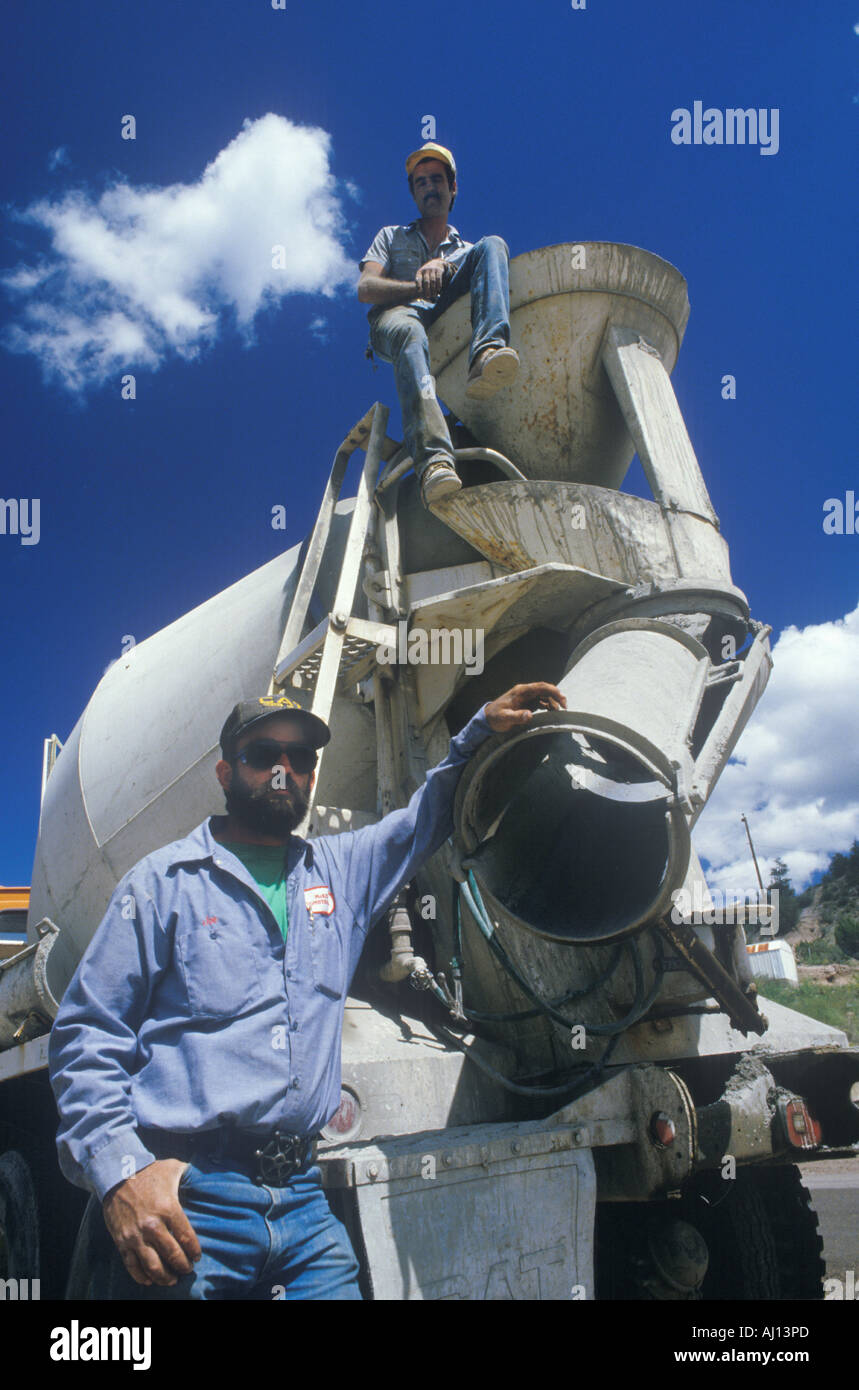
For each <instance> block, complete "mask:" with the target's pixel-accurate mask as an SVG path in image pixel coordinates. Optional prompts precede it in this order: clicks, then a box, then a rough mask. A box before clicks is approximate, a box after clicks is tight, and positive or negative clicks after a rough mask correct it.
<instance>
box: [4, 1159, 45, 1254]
mask: <svg viewBox="0 0 859 1390" xmlns="http://www.w3.org/2000/svg"><path fill="white" fill-rule="evenodd" d="M0 1278H2V1279H38V1278H39V1210H38V1206H37V1203H36V1189H35V1185H34V1183H33V1179H32V1175H31V1173H30V1166H29V1164H28V1163H27V1160H26V1159H25V1158H24V1157H22V1155H21V1154H19V1153H18V1152H17V1151H16V1150H15V1149H9V1150H7V1151H6V1153H4V1154H0Z"/></svg>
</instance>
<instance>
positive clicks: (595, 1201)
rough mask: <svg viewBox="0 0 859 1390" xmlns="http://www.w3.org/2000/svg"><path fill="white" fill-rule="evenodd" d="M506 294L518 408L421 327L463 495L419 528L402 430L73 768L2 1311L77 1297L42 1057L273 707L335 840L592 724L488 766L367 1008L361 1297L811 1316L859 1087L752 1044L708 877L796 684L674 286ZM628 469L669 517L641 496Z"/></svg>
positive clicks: (629, 266)
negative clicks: (706, 856)
mask: <svg viewBox="0 0 859 1390" xmlns="http://www.w3.org/2000/svg"><path fill="white" fill-rule="evenodd" d="M510 283H511V324H512V344H513V346H514V347H516V348H517V349H518V350H519V353H520V357H521V361H522V367H521V372H520V375H519V377H518V379H517V381H516V383H515V384H514V385H513V386H512V387H510V388H508V389H507V390H506V391H503V392H501V393H500V394H499V395H497V396H496V397H494V398H493V399H492V400H489V401H473V400H470V399H468V398H467V397H466V395H465V390H464V388H465V380H466V371H465V361H466V353H467V349H468V342H469V337H470V327H469V321H468V304H467V302H466V300H461V301H459V302H458V303H456V304H454V305H453V306H452V307H451V308H450V309H449V310H448V311H447V312H446V313H445V314H444V315H443V316H442V317H441V318H440V319H439V320H438V321H437V323H436V324H435V325H434V326H433V328H432V330H431V335H430V341H431V350H432V357H433V368H434V372H435V379H436V385H437V391H438V395H439V396H440V397H441V398H442V399H443V401H444V402H445V403H446V404H447V406H448V407H449V408H450V410H451V412H452V416H453V419H454V421H455V423H454V425H453V437H454V442H455V444H456V464H457V469H458V471H459V473H460V476H461V478H462V480H463V488H462V490H461V492H459V493H458V494H456V495H455V496H453V497H450V498H446V499H444V500H443V501H441V502H439V503H438V504H437V505H436V506H435V507H434V509H433V511H432V513H428V512H427V511H425V510H424V508H423V507H422V505H421V501H420V497H419V492H418V488H417V484H416V480H415V477H414V474H413V472H412V471H411V460H410V458H409V457H408V456H407V455H406V452H405V450H404V449H403V447H402V446H401V445H400V444H398V443H397V441H396V440H394V439H392V438H391V437H390V436H389V435H388V432H387V416H388V412H387V409H386V408H385V407H384V406H383V405H381V404H376V405H375V406H374V407H373V408H372V409H371V410H370V411H369V412H368V413H367V415H366V416H365V417H364V418H363V419H362V420H361V421H359V422H358V424H357V425H356V426H355V427H354V428H353V429H352V430H351V431H350V433H349V434H348V436H347V437H346V438H345V439H344V441H343V443H342V444H341V445H340V447H339V448H338V449H337V451H336V455H335V458H334V462H333V466H332V469H331V473H330V477H329V479H328V483H327V485H326V488H325V491H324V495H323V497H322V501H321V505H320V509H319V513H318V516H317V519H316V523H315V525H314V528H313V531H312V534H311V535H310V536H309V537H307V538H306V539H305V540H304V542H303V544H300V545H296V546H294V547H293V548H292V549H290V550H288V551H287V552H286V553H285V554H282V555H280V556H278V557H277V558H276V559H274V560H272V561H271V562H270V563H268V564H265V565H263V566H262V568H260V569H258V570H256V571H255V572H253V573H251V574H249V575H248V576H247V577H246V578H244V579H242V580H241V581H240V582H238V583H236V584H234V585H233V586H232V587H230V588H229V589H227V590H225V591H224V592H223V593H220V594H217V595H215V596H214V597H213V598H211V599H209V600H208V602H206V603H204V604H203V605H202V606H201V607H199V608H197V609H195V610H194V611H193V612H190V613H188V614H186V615H185V616H183V617H180V618H179V619H178V620H177V621H176V622H174V623H172V624H171V625H170V626H169V627H167V628H166V629H164V630H163V631H161V632H157V633H155V634H154V635H153V636H151V637H149V638H148V639H147V640H145V641H142V642H140V643H139V644H138V645H137V646H136V647H134V648H133V649H132V650H130V651H129V652H127V653H126V654H125V655H124V656H123V657H122V658H121V659H120V660H118V661H117V662H115V663H114V664H113V665H112V666H111V667H110V668H109V669H108V671H107V672H106V674H105V675H104V677H103V679H102V680H101V681H100V683H99V684H98V686H97V688H96V690H95V692H94V694H93V696H92V699H91V700H90V702H89V704H88V706H87V708H86V709H85V711H84V713H83V715H82V716H81V718H80V720H79V722H78V724H77V725H76V727H75V728H74V730H73V731H72V733H71V734H70V735H69V737H68V739H67V740H66V742H65V745H64V746H63V747H62V749H61V751H59V753H58V755H56V756H53V753H52V756H51V758H50V759H49V764H50V765H49V768H48V773H47V776H46V780H45V785H44V797H43V803H42V811H41V820H40V827H39V838H38V847H37V850H36V857H35V865H34V870H33V882H32V890H31V900H30V912H29V923H28V944H27V946H26V948H25V949H23V950H22V951H20V952H19V953H18V954H17V955H15V956H13V957H12V958H11V959H9V960H5V961H2V962H0V1082H2V1084H0V1150H2V1156H0V1276H2V1277H4V1278H5V1279H6V1280H7V1281H9V1280H13V1279H19V1280H23V1281H26V1280H27V1279H29V1280H31V1281H32V1280H37V1279H38V1280H40V1281H41V1285H40V1287H41V1292H42V1295H43V1296H49V1295H53V1296H55V1297H56V1296H61V1295H62V1292H63V1288H64V1287H65V1281H66V1277H67V1274H68V1269H69V1265H70V1261H71V1255H72V1250H73V1247H74V1243H75V1236H76V1231H77V1228H78V1223H79V1221H80V1215H81V1204H82V1194H79V1193H77V1192H76V1191H74V1190H73V1189H71V1188H69V1187H68V1186H67V1185H66V1184H65V1183H64V1182H63V1180H62V1179H61V1178H60V1176H59V1173H58V1171H57V1168H56V1161H55V1157H54V1150H53V1134H54V1129H55V1115H54V1111H53V1104H52V1100H51V1096H50V1091H49V1088H48V1085H47V1079H46V1074H45V1061H46V1048H47V1037H48V1033H49V1030H50V1025H51V1021H52V1018H53V1017H54V1015H55V1013H56V1008H57V1002H58V1001H59V999H60V998H61V996H62V993H63V990H64V988H65V986H66V984H67V982H68V980H69V978H70V977H71V974H72V972H73V971H74V969H75V965H76V963H77V961H78V960H79V959H80V956H81V954H82V952H83V951H84V950H85V948H86V946H87V943H88V941H89V940H90V938H91V936H92V934H93V932H94V930H95V928H96V927H97V925H98V924H99V922H100V920H101V918H102V916H103V913H104V909H105V906H106V904H107V901H108V898H109V896H110V894H111V892H112V890H113V888H114V887H115V885H116V883H117V882H118V880H119V879H120V877H121V876H122V875H123V874H124V873H125V872H126V871H127V870H128V869H129V868H130V867H131V866H132V865H133V864H134V863H135V862H136V861H137V860H138V859H139V858H141V857H142V856H143V855H144V854H147V853H149V852H150V851H152V850H154V849H156V848H157V847H159V846H161V845H163V844H165V843H167V842H169V841H170V840H172V839H175V838H177V837H178V836H180V835H184V834H186V833H187V832H188V831H189V830H190V829H191V828H192V827H193V826H194V825H195V824H197V823H198V822H199V821H200V820H202V819H203V818H204V817H205V816H206V815H208V814H213V813H218V812H220V811H221V809H222V806H221V801H220V797H219V795H218V787H217V783H216V780H215V777H214V772H213V766H214V763H215V761H216V759H217V757H218V750H217V746H216V737H217V733H216V731H217V730H218V729H219V728H220V725H221V723H222V721H223V717H224V712H225V711H226V710H228V709H229V708H230V707H231V706H232V705H233V704H235V703H236V701H238V700H240V699H246V698H249V697H251V696H255V695H258V694H259V693H260V691H264V690H269V691H270V692H271V693H272V694H273V693H275V692H278V693H288V694H289V695H290V697H291V698H294V699H297V700H299V701H300V702H301V703H303V704H304V705H305V707H306V708H309V709H312V710H314V711H315V712H316V713H318V714H320V715H322V716H323V717H324V718H326V719H328V720H330V722H331V726H332V730H333V739H332V743H331V745H330V747H329V748H328V749H326V750H324V754H323V757H322V760H321V763H320V766H319V771H318V778H317V783H316V793H315V799H314V801H313V803H312V805H311V809H310V812H309V821H308V823H307V833H309V834H310V835H316V836H321V835H327V834H336V833H340V832H342V831H344V830H349V829H352V828H357V827H360V826H362V825H365V824H368V823H370V822H371V821H373V820H375V819H377V818H378V817H379V816H380V815H383V814H385V813H386V812H387V811H388V810H390V809H392V808H394V807H396V806H400V805H403V804H405V802H406V801H407V799H408V798H409V796H410V794H411V793H412V791H413V790H414V788H415V787H416V786H418V785H420V783H421V781H422V779H423V777H424V775H425V772H426V769H427V768H428V767H430V766H432V765H433V764H434V763H435V762H436V761H438V760H439V759H440V758H441V757H442V756H443V754H444V752H445V751H446V748H447V744H448V740H449V738H450V736H451V734H452V733H453V732H455V731H456V730H458V729H460V728H461V727H462V726H463V725H464V724H465V723H466V721H467V720H468V719H469V717H470V716H471V715H472V714H473V713H474V712H475V711H476V710H477V709H478V708H479V707H480V706H481V705H482V704H483V703H484V702H485V701H486V700H487V699H489V698H492V697H494V696H495V695H496V694H497V693H498V692H500V691H502V690H505V689H508V688H509V687H510V686H511V685H513V684H515V683H517V682H521V681H531V680H549V681H552V682H555V683H557V684H558V685H559V686H560V688H561V690H562V691H563V693H564V695H565V697H566V709H564V710H559V711H551V712H543V713H540V714H538V715H536V716H535V718H534V719H533V721H532V723H531V724H529V725H528V726H527V727H526V728H524V729H520V730H517V731H514V732H513V733H510V734H506V735H496V736H493V737H492V738H491V739H489V741H488V742H486V743H485V744H484V745H483V746H482V747H481V748H480V749H479V750H478V751H477V753H476V754H475V755H474V756H473V757H472V759H471V760H470V762H469V763H468V764H467V766H466V768H465V770H464V772H463V775H462V778H461V781H460V783H459V787H458V792H457V800H456V808H455V832H454V835H453V836H452V838H451V839H450V840H449V841H448V842H447V843H446V844H445V845H444V847H443V848H442V849H441V850H440V851H439V852H438V853H437V854H436V855H435V856H434V857H433V859H432V860H430V861H429V862H428V863H427V864H426V866H425V867H424V869H423V870H422V871H421V872H420V874H418V876H417V878H416V880H415V882H414V883H412V884H411V885H410V886H409V888H408V890H407V891H405V892H404V893H403V894H402V895H401V896H400V897H399V898H398V899H397V900H396V901H395V903H394V904H393V906H392V907H391V909H390V911H389V912H388V914H387V917H386V919H385V920H382V921H380V922H378V923H377V924H376V925H375V927H374V929H373V931H372V933H371V935H370V939H369V942H368V945H367V948H366V950H365V953H364V957H363V960H362V963H361V966H360V967H359V970H358V973H357V975H356V977H355V979H354V981H353V982H352V986H351V991H350V996H349V999H348V1001H347V1006H346V1012H345V1023H344V1029H343V1039H342V1093H341V1102H340V1106H339V1109H338V1110H337V1112H336V1114H334V1115H333V1116H332V1117H331V1119H330V1121H329V1123H328V1125H327V1126H326V1128H325V1130H324V1131H323V1135H322V1139H321V1144H320V1159H319V1161H320V1164H321V1167H322V1169H323V1173H324V1178H325V1183H326V1187H327V1191H328V1195H329V1199H330V1201H331V1204H332V1207H333V1208H334V1209H335V1211H336V1212H337V1214H338V1215H339V1216H340V1217H341V1219H342V1220H343V1221H344V1222H345V1224H346V1226H347V1228H348V1230H349V1233H350V1236H351V1239H352V1242H353V1245H354V1247H355V1250H356V1252H357V1253H358V1256H359V1259H360V1262H361V1266H362V1279H363V1289H364V1293H365V1296H366V1297H368V1298H374V1299H394V1300H401V1299H551V1300H561V1299H577V1300H586V1301H587V1300H610V1299H647V1300H694V1299H723V1298H727V1297H731V1298H741V1299H758V1298H775V1299H794V1298H798V1299H815V1298H820V1297H821V1296H822V1290H821V1279H822V1274H823V1265H822V1260H821V1241H820V1237H819V1234H818V1232H817V1222H816V1217H815V1215H814V1212H813V1211H812V1210H811V1207H810V1205H809V1194H808V1192H807V1191H806V1189H805V1188H804V1187H803V1186H802V1183H801V1181H800V1177H799V1171H798V1168H797V1167H796V1163H797V1160H799V1159H801V1160H802V1161H810V1160H825V1159H826V1158H828V1157H832V1156H839V1155H843V1154H846V1153H852V1152H853V1146H854V1145H855V1144H856V1143H857V1141H859V1107H857V1100H859V1086H857V1081H859V1052H857V1050H856V1049H851V1048H849V1047H848V1045H847V1039H846V1038H845V1036H844V1035H843V1034H842V1033H840V1032H838V1031H837V1030H835V1029H832V1028H829V1027H826V1026H824V1025H823V1024H819V1023H816V1022H815V1021H813V1020H811V1019H809V1018H806V1017H804V1016H802V1015H800V1014H798V1013H796V1012H794V1011H792V1010H790V1009H787V1008H784V1007H780V1006H778V1005H777V1004H775V1003H771V1002H769V1001H767V1002H766V1003H765V1007H764V1009H763V1011H762V1010H761V1008H760V1007H759V1001H758V999H757V998H756V994H755V987H754V983H753V981H752V979H751V975H750V971H749V967H748V964H747V954H746V949H745V946H746V941H745V929H744V928H745V925H746V924H747V919H748V917H749V916H750V915H751V914H753V913H755V912H756V911H757V910H758V909H759V905H758V904H756V903H753V902H752V903H748V904H744V905H742V906H741V907H740V908H739V909H737V910H736V911H729V910H727V909H725V908H723V909H721V910H717V906H716V904H715V903H714V901H713V898H712V896H711V894H710V891H709V889H708V887H707V884H706V881H705V878H704V874H703V872H702V869H701V865H700V863H699V860H698V858H697V856H696V854H695V850H694V848H693V843H692V839H693V832H694V829H695V824H696V821H697V819H698V817H699V816H700V814H701V812H702V810H703V808H704V806H705V805H706V803H707V800H708V798H709V796H710V794H711V792H712V790H713V788H714V786H715V784H716V781H717V779H718V777H719V775H720V773H721V772H722V770H723V768H724V767H725V765H726V763H727V762H728V759H729V758H730V757H731V754H732V751H733V749H734V747H735V745H736V743H737V740H738V738H739V737H740V734H741V732H742V730H743V728H744V726H745V724H746V722H747V721H748V719H749V718H750V716H751V715H752V712H753V710H754V707H755V705H756V704H757V702H758V700H759V698H760V696H761V694H762V692H763V690H764V687H765V685H766V682H767V678H768V675H769V671H770V666H771V658H770V651H769V642H768V636H769V629H768V628H767V627H766V626H765V625H764V624H763V623H762V622H760V621H758V620H757V619H755V618H753V617H752V615H751V612H750V609H749V605H748V602H747V599H746V596H745V595H744V594H743V593H742V591H741V590H740V589H738V588H737V587H736V586H735V585H734V583H733V581H732V578H731V573H730V568H729V557H728V546H727V543H726V541H725V539H724V537H723V536H722V535H721V533H720V529H719V522H718V519H717V517H716V515H715V512H714V510H713V506H712V503H711V501H710V498H709V495H708V492H707V489H706V486H705V484H704V479H703V477H702V474H701V471H700V469H699V466H698V463H697V460H696V457H695V454H694V452H693V448H692V445H691V443H690V440H689V437H688V434H687V431H686V428H685V426H684V422H683V419H682V415H681V413H680V410H679V407H678V404H677V401H676V398H675V395H674V392H673V389H672V386H671V381H670V373H671V371H672V369H673V367H674V364H675V361H676V359H677V354H678V351H679V348H680V343H681V340H682V337H683V333H684V329H685V326H686V321H687V318H688V313H689V304H688V298H687V291H686V284H685V281H684V280H683V278H682V276H681V275H680V274H679V273H678V271H677V270H675V269H674V268H673V267H672V266H670V265H669V264H667V263H666V262H665V261H663V260H661V259H659V258H658V257H657V256H655V255H652V254H650V253H648V252H645V251H642V250H639V249H637V248H634V247H630V246H622V245H614V244H609V243H585V244H579V245H576V246H572V245H560V246H553V247H549V248H546V249H542V250H538V251H533V252H529V253H527V254H525V255H521V256H519V257H517V258H516V259H515V260H513V262H512V263H511V277H510ZM357 450H361V451H363V453H364V464H363V471H362V473H361V477H360V483H359V486H358V489H357V495H356V496H355V497H349V498H345V497H343V496H342V491H343V484H344V478H345V474H346V469H347V465H348V462H349V460H350V458H351V457H352V455H353V454H354V453H355V452H356V451H357ZM636 453H637V454H638V458H639V460H640V462H641V465H642V468H643V471H644V475H645V476H646V479H647V484H648V486H649V488H650V490H651V493H652V497H651V498H649V499H648V498H644V497H639V496H635V495H632V494H631V493H628V492H624V491H623V490H622V484H623V482H624V479H625V477H626V476H627V472H628V470H629V467H630V464H631V461H632V459H633V457H634V455H635V454H636ZM189 696H192V697H193V698H189ZM188 709H193V711H194V717H193V719H189V718H188V716H187V710H188ZM117 750H121V753H122V757H121V758H117V756H116V751H117ZM53 752H54V753H55V752H56V745H54V750H53ZM118 767H122V768H124V769H129V768H131V769H133V771H132V772H130V773H129V772H128V771H125V772H124V773H123V775H122V776H118V775H117V768H118Z"/></svg>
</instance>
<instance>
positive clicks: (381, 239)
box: [359, 219, 473, 323]
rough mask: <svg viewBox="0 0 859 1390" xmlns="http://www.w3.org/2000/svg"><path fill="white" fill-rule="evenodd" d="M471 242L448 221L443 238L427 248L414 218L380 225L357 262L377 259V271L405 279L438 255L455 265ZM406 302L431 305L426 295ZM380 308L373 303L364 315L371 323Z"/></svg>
mask: <svg viewBox="0 0 859 1390" xmlns="http://www.w3.org/2000/svg"><path fill="white" fill-rule="evenodd" d="M472 245H473V243H472V242H470V241H463V239H462V237H461V236H460V235H459V232H458V231H457V230H456V228H455V227H451V225H450V223H448V228H447V236H446V237H445V239H444V241H442V242H440V243H439V246H438V248H437V249H436V250H435V251H430V249H429V247H428V246H427V243H426V241H425V239H424V234H423V232H422V231H421V228H420V219H418V220H416V221H414V222H409V223H408V225H407V226H404V227H383V228H382V229H381V231H380V232H378V233H377V235H376V237H375V239H374V241H373V243H372V245H371V246H370V247H369V249H368V250H367V251H365V253H364V256H363V258H362V259H361V261H360V262H359V266H360V269H361V270H363V269H364V266H365V265H366V263H367V261H378V262H379V264H380V265H381V267H382V272H381V273H382V274H383V275H385V276H387V277H388V279H389V280H404V281H406V282H407V283H408V282H409V281H411V280H414V278H415V276H416V275H417V273H418V271H419V270H420V268H421V266H422V265H426V263H427V261H433V260H436V259H440V260H443V261H450V263H451V265H454V266H459V264H460V262H461V261H462V260H464V258H465V256H466V254H467V253H468V252H469V251H470V250H471V247H472ZM409 302H410V303H411V304H414V305H416V306H417V307H418V308H420V309H431V308H432V301H431V300H429V299H412V300H410V301H409ZM384 311H385V306H384V305H382V304H374V305H373V307H372V309H371V310H370V312H369V313H368V315H367V318H368V319H369V320H370V322H371V323H375V321H376V319H377V318H378V317H379V315H380V314H382V313H384Z"/></svg>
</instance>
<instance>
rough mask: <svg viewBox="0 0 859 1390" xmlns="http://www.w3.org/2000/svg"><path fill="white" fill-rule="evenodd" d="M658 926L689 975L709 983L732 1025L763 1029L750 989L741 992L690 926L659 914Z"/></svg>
mask: <svg viewBox="0 0 859 1390" xmlns="http://www.w3.org/2000/svg"><path fill="white" fill-rule="evenodd" d="M659 928H660V930H661V931H662V932H663V933H664V935H665V936H666V937H667V938H668V940H669V942H670V943H671V945H672V946H673V947H674V949H675V951H677V952H678V954H679V955H681V956H682V957H683V959H684V960H685V961H686V963H687V965H688V966H689V969H690V970H691V971H692V972H693V974H695V975H697V977H698V978H699V980H701V981H702V982H703V983H705V984H707V985H708V986H709V988H710V989H711V990H712V992H713V997H714V998H715V999H718V1001H719V1003H720V1004H721V1005H722V1008H723V1009H724V1010H725V1013H726V1014H727V1015H728V1017H729V1018H730V1020H731V1024H732V1025H733V1027H734V1028H739V1029H740V1031H741V1032H743V1033H758V1034H760V1033H764V1032H766V1027H767V1023H766V1019H765V1018H764V1017H763V1016H762V1015H761V1014H760V1012H759V1011H758V1007H757V1003H756V1002H755V997H754V995H753V994H752V993H751V991H750V992H749V993H748V994H744V993H743V991H742V990H741V989H740V988H739V986H738V985H737V983H736V981H735V980H732V979H731V976H730V975H729V974H728V972H727V971H726V970H724V969H723V968H722V966H721V965H720V964H719V962H718V961H717V960H716V957H715V956H714V955H713V954H712V953H711V952H710V951H708V950H707V947H706V946H705V945H704V943H703V942H702V941H701V940H700V939H699V938H698V936H696V934H695V932H694V931H693V930H692V928H691V927H689V926H687V925H686V924H685V923H684V922H672V920H671V918H670V917H663V918H661V919H660V921H659Z"/></svg>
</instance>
